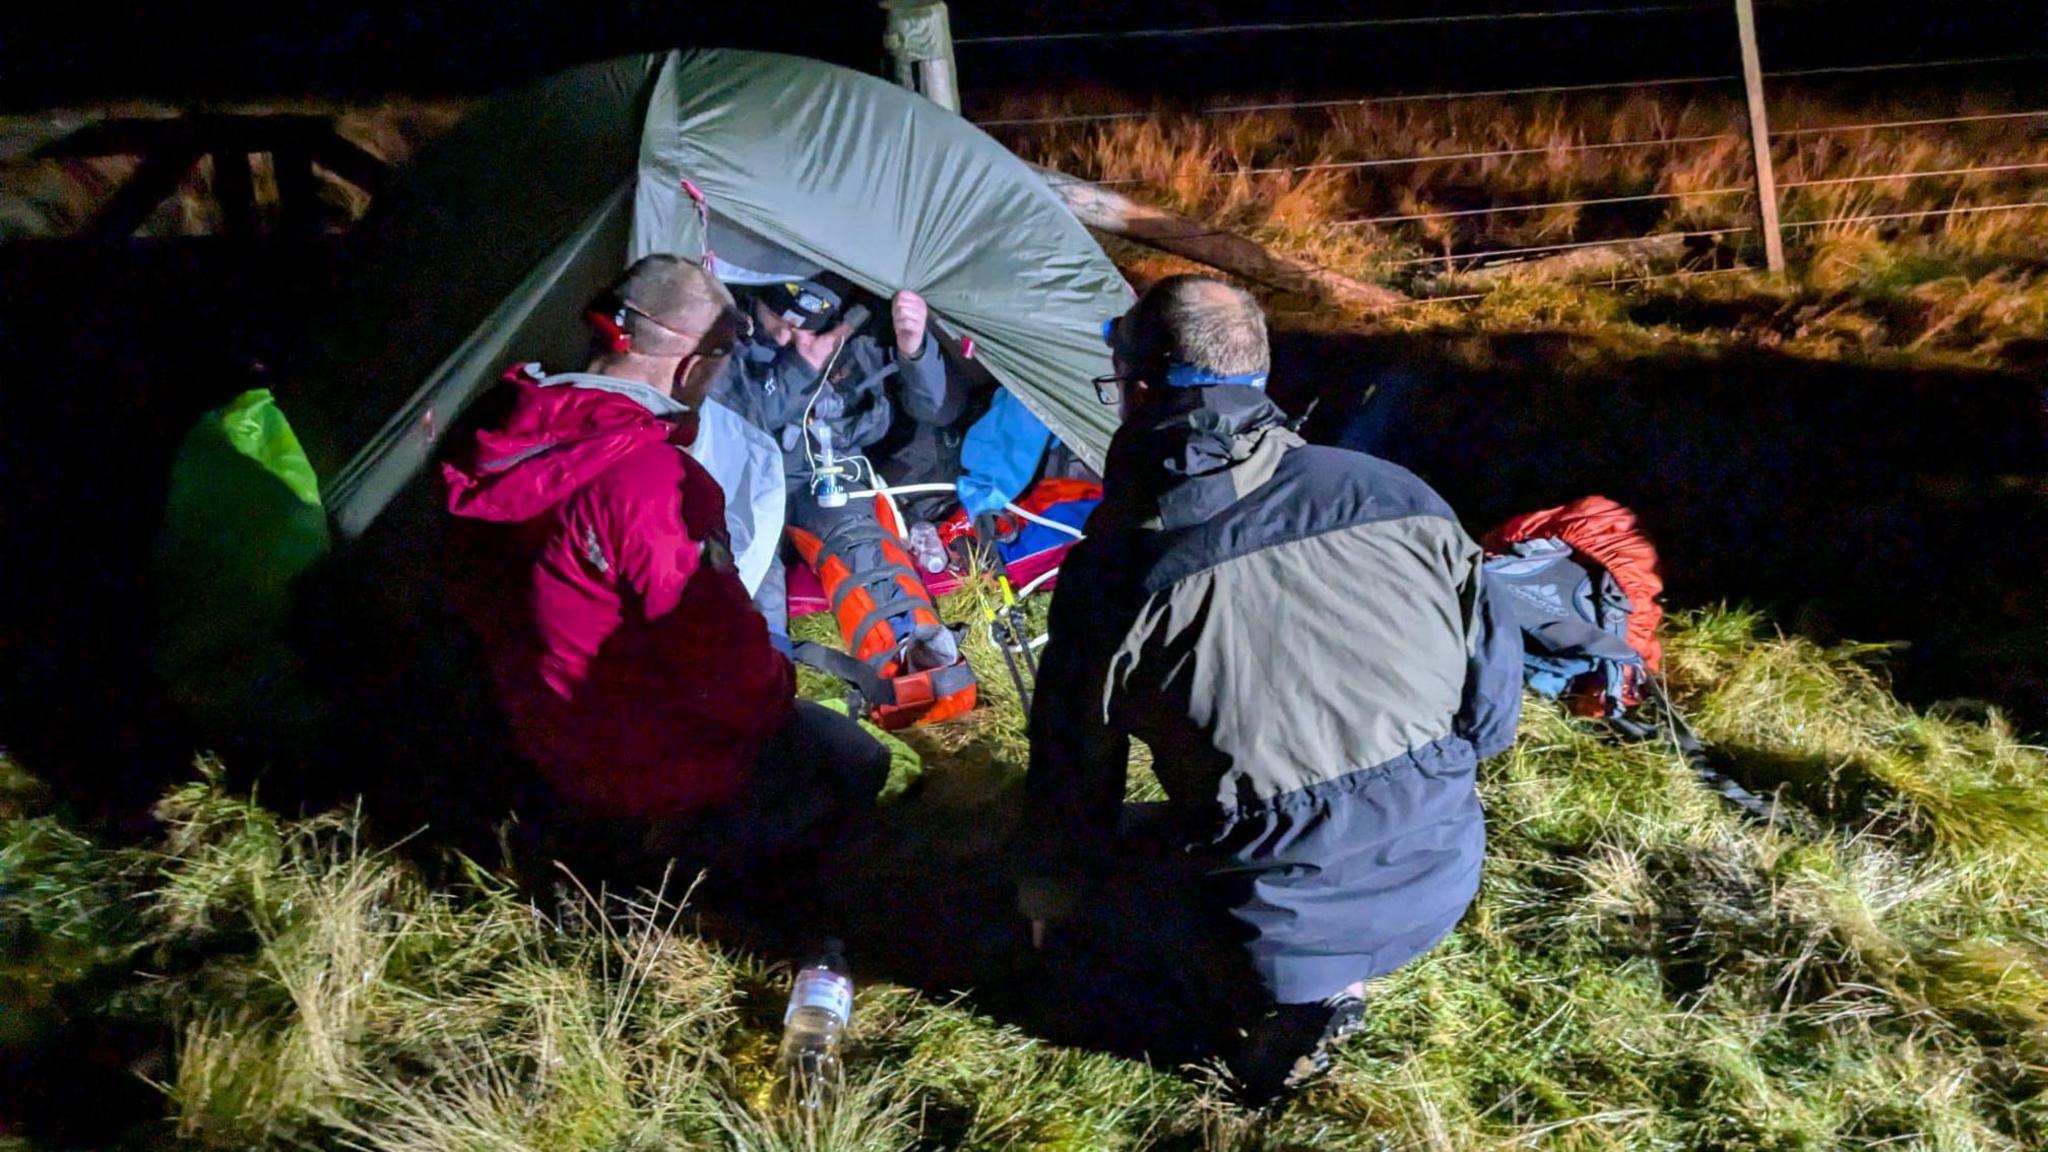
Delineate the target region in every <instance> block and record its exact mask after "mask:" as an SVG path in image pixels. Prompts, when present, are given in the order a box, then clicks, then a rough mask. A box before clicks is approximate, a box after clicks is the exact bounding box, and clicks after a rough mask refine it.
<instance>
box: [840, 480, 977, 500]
mask: <svg viewBox="0 0 2048 1152" xmlns="http://www.w3.org/2000/svg"><path fill="white" fill-rule="evenodd" d="M952 490H953V485H951V484H898V485H897V486H895V487H893V488H866V489H862V490H861V491H859V492H848V493H847V494H846V495H847V498H848V499H850V500H872V499H874V498H875V497H877V496H912V495H915V494H917V493H919V492H951V491H952Z"/></svg>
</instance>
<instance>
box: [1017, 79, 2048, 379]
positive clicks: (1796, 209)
mask: <svg viewBox="0 0 2048 1152" xmlns="http://www.w3.org/2000/svg"><path fill="white" fill-rule="evenodd" d="M1773 103H1774V109H1773V115H1774V126H1777V127H1782V128H1795V127H1818V126H1827V125H1853V124H1870V123H1884V122H1890V121H1899V120H1914V119H1927V118H1933V117H1937V116H1940V115H1943V114H1945V113H1953V114H1957V115H1969V114H1975V113H1982V112H1998V111H2003V110H2004V109H2003V108H1995V107H1991V106H1989V105H1983V104H1980V103H1979V102H1977V101H1975V100H1972V99H1964V100H1961V101H1957V100H1954V99H1949V98H1939V99H1937V98H1932V97H1928V96H1926V95H1925V94H1911V95H1901V96H1900V97H1899V98H1897V99H1893V100H1884V101H1874V102H1868V103H1863V104H1858V105H1847V104H1842V103H1838V102H1835V101H1831V100H1829V99H1826V98H1823V97H1819V96H1814V95H1807V94H1801V93H1798V92H1792V91H1780V92H1777V93H1774V97H1773ZM1126 105H1127V107H1126V108H1125V109H1124V110H1142V109H1137V108H1136V106H1131V105H1128V102H1126ZM1951 105H1952V107H1951ZM1073 107H1074V105H1073V102H1072V99H1071V98H1070V97H1065V96H1056V97H1044V98H1033V97H1023V98H1017V99H1013V100H1011V101H1009V102H1007V103H1006V104H1004V105H1003V106H1001V107H1000V108H997V109H995V110H994V111H995V115H996V116H998V117H1012V116H1027V117H1028V116H1050V115H1059V114H1062V113H1064V112H1067V111H1070V110H1072V109H1073ZM1089 107H1090V108H1091V109H1093V108H1094V107H1095V105H1094V104H1093V103H1091V104H1090V105H1089ZM1152 112H1153V114H1152V115H1150V116H1147V117H1143V118H1138V119H1129V120H1116V121H1104V122H1084V123H1066V124H1038V125H1030V126H1016V127H1009V128H999V129H997V134H998V136H999V138H1001V139H1002V140H1003V141H1004V142H1005V143H1007V144H1009V145H1010V146H1011V147H1012V148H1014V149H1015V150H1016V151H1017V152H1018V153H1019V154H1021V155H1023V156H1025V157H1026V158H1028V159H1031V160H1034V161H1037V162H1040V163H1044V164H1049V165H1052V166H1054V167H1057V168H1061V169H1063V170H1065V171H1068V172H1070V173H1072V174H1074V175H1077V176H1081V177H1084V178H1091V179H1100V180H1106V181H1112V182H1115V183H1116V184H1117V186H1118V187H1119V188H1120V189H1121V190H1123V191H1125V192H1127V193H1129V194H1131V195H1134V196H1136V197H1138V198H1140V199H1146V200H1151V201H1155V202H1158V203H1160V204H1162V205H1164V206H1167V207H1170V208H1173V209H1175V210H1178V211H1181V212H1185V213H1187V214H1189V215H1192V216H1194V217H1195V218H1197V219H1201V220H1206V221H1213V222H1215V223H1216V224H1217V225H1218V226H1220V227H1225V228H1230V229H1233V230H1236V231H1241V232H1244V233H1246V234H1249V235H1252V236H1254V237H1256V238H1258V239H1260V240H1261V241H1263V242H1265V243H1268V244H1270V245H1272V246H1273V247H1275V248H1276V249H1278V250H1280V251H1283V252H1287V253H1289V254H1292V255H1296V256H1299V257H1302V258H1304V259H1307V260H1310V261H1313V262H1315V263H1318V264H1322V265H1324V266H1327V267H1330V268H1333V269H1336V270H1338V271H1342V272H1346V273H1349V274H1352V275H1356V276H1362V277H1366V278H1370V279H1384V280H1389V281H1391V282H1393V283H1394V284H1396V285H1397V286H1400V287H1403V288H1406V289H1408V290H1410V291H1412V292H1415V293H1417V294H1419V295H1423V296H1431V295H1468V294H1481V295H1483V297H1484V298H1483V299H1480V300H1477V301H1460V302H1458V303H1455V304H1449V303H1446V304H1430V303H1419V304H1417V305H1415V306H1412V307H1410V308H1408V309H1406V310H1404V311H1402V312H1399V313H1397V314H1395V315H1394V316H1392V317H1389V318H1386V319H1385V320H1384V321H1383V322H1384V323H1387V324H1389V325H1391V326H1394V327H1399V328H1418V329H1439V328H1446V327H1450V328H1472V329H1479V330H1516V329H1526V328H1531V327H1544V328H1568V329H1575V330H1582V331H1610V330H1614V329H1617V328H1625V327H1631V326H1634V325H1638V324H1647V325H1649V326H1650V327H1652V328H1653V330H1655V331H1653V334H1654V335H1656V336H1658V337H1661V338H1670V337H1691V338H1696V339H1703V340H1708V341H1715V340H1730V339H1733V340H1737V341H1743V342H1751V343H1760V344H1764V345H1767V346H1774V347H1786V348H1789V349H1792V350H1796V351H1800V352H1803V353H1806V354H1812V355H1820V356H1828V357H1847V356H1865V355H1872V354H1884V353H1896V352H1907V351H1910V352H1913V353H1916V354H1921V355H1929V354H1938V355H1941V356H1945V357H1950V358H1953V359H1956V360H1958V361H1961V362H1966V363H1977V364H1996V363H2001V362H2005V361H2007V360H2008V359H2009V358H2014V357H2017V358H2018V359H2019V362H2021V363H2023V364H2027V365H2031V364H2032V363H2033V362H2034V358H2036V357H2037V356H2038V352H2037V351H2036V350H2035V345H2036V344H2038V342H2039V340H2040V339H2041V336H2042V332H2043V330H2044V319H2048V311H2044V310H2048V280H2044V279H2043V276H2044V272H2043V258H2044V255H2048V252H2044V249H2043V247H2042V244H2041V240H2040V237H2041V234H2042V233H2041V225H2042V222H2043V220H2044V219H2048V210H2044V209H2028V210H2021V211H2010V212H2006V211H2000V212H1983V213H1964V214H1955V215H1950V214H1948V210H1950V209H1957V208H1970V207H1976V206H1988V205H1998V204H2012V203H2025V202H2029V201H2035V200H2048V167H2042V168H2033V169H2026V168H2014V167H2012V166H2015V165H2028V164H2043V163H2044V162H2048V135H2044V134H2042V133H2041V132H2040V131H2038V122H2036V121H2028V120H2018V121H2010V120H2009V121H1981V122H1976V123H1968V124H1951V125H1940V126H1927V127H1918V128H1903V129H1891V130H1884V131H1847V132H1820V133H1812V134H1807V135H1800V136H1795V137H1789V138H1786V139H1782V140H1780V141H1779V142H1778V144H1777V146H1776V155H1775V164H1776V169H1777V175H1778V179H1779V182H1780V185H1781V193H1782V197H1783V200H1782V203H1781V211H1782V215H1783V218H1784V222H1785V224H1786V225H1787V226H1788V228H1789V230H1788V232H1787V233H1786V237H1787V245H1788V252H1789V255H1790V259H1791V263H1792V272H1793V275H1792V277H1791V279H1790V280H1789V281H1788V282H1785V283H1776V284H1774V283H1770V282H1768V281H1765V280H1763V279H1762V278H1760V277H1753V276H1748V275H1741V274H1737V275H1715V276H1710V277H1703V278H1681V277H1677V276H1667V277H1666V278H1664V279H1653V280H1651V281H1649V282H1646V283H1624V284H1616V285H1613V286H1612V289H1611V290H1603V289H1602V288H1601V281H1600V280H1598V279H1594V280H1589V281H1585V282H1583V283H1580V284H1559V283H1550V282H1545V281H1534V282H1530V281H1529V280H1528V279H1527V278H1523V279H1520V280H1518V279H1516V278H1510V280H1509V282H1508V283H1507V284H1506V285H1504V286H1500V287H1492V286H1488V287H1477V286H1472V285H1468V284H1466V283H1464V282H1463V281H1461V280H1460V278H1459V277H1458V276H1457V275H1455V273H1456V272H1457V270H1458V269H1459V268H1460V267H1462V266H1464V264H1465V263H1466V262H1465V261H1458V262H1441V263H1414V261H1418V260H1421V259H1423V258H1425V257H1435V256H1450V255H1457V256H1464V257H1473V258H1479V257H1483V256H1484V255H1485V254H1486V253H1488V252H1493V251H1501V250H1505V249H1517V248H1528V247H1535V246H1541V245H1551V244H1565V243H1573V242H1583V241H1600V240H1610V239H1626V238H1631V237H1636V236H1642V235H1648V234H1656V233H1665V232H1688V233H1706V234H1708V235H1707V236H1705V237H1703V238H1700V239H1698V240H1696V241H1695V242H1694V243H1693V244H1692V245H1691V246H1690V248H1689V250H1688V253H1687V256H1686V257H1685V259H1683V260H1682V261H1680V262H1679V263H1677V264H1675V265H1670V264H1666V265H1661V266H1648V265H1646V266H1644V267H1642V268H1640V269H1637V270H1636V271H1633V272H1629V273H1626V274H1623V275H1622V277H1621V278H1622V279H1623V280H1628V279H1633V278H1634V277H1636V276H1638V275H1644V274H1649V275H1657V274H1665V273H1675V272H1704V271H1718V270H1724V269H1727V268H1730V267H1732V266H1734V265H1736V264H1738V263H1743V264H1750V265H1761V263H1762V256H1761V246H1760V241H1759V240H1758V239H1757V237H1756V235H1755V233H1754V231H1753V228H1754V226H1755V225H1756V223H1757V221H1756V219H1755V216H1756V206H1755V197H1754V195H1753V194H1752V193H1751V192H1749V191H1747V189H1749V188H1751V187H1753V176H1752V173H1751V163H1750V159H1749V152H1748V148H1749V145H1748V142H1747V135H1746V128H1745V127H1744V120H1743V113H1742V109H1741V107H1740V104H1739V102H1736V101H1733V100H1728V99H1717V98H1694V99H1689V100H1681V99H1677V98H1675V97H1673V96H1671V95H1670V94H1654V93H1632V94H1626V95H1619V96H1596V95H1584V94H1577V95H1571V96H1560V97H1544V98H1534V99H1517V100H1465V101H1454V102H1448V103H1431V102H1414V103H1404V104H1395V105H1367V106H1362V107H1360V106H1351V107H1338V108H1327V109H1300V110H1291V111H1286V110H1281V111H1260V112H1250V113H1241V114H1232V115H1221V116H1198V115H1192V114H1187V113H1184V112H1180V111H1176V110H1174V109H1171V108H1164V107H1161V108H1154V109H1152ZM1693 137H1711V138H1712V139H1708V140H1702V141H1696V142H1690V143H1685V144H1672V145H1668V146H1655V147H1643V148H1633V147H1631V148H1592V149H1587V148H1584V147H1583V146H1584V145H1589V144H1606V143H1614V142H1622V141H1637V140H1670V139H1681V138H1693ZM1503 151H1513V152H1516V153H1517V154H1515V155H1507V156H1486V157H1474V156H1471V155H1470V154H1472V153H1488V152H1503ZM1405 157H1442V159H1435V160H1426V161H1425V162H1423V163H1418V164H1401V165H1374V164H1371V163H1370V162H1373V161H1379V160H1385V159H1394V158H1405ZM1361 163H1363V164H1365V165H1366V166H1362V167H1361V166H1357V165H1360V164H1361ZM1309 165H1328V166H1331V167H1324V168H1319V169H1313V170H1310V171H1299V172H1288V171H1274V170H1275V169H1286V168H1293V167H1299V166H1309ZM1343 165H1353V167H1348V168H1347V167H1343ZM1964 168H2005V169H2007V170H2005V171H1994V172H1981V173H1976V174H1967V175H1951V176H1938V177H1929V178H1925V179H1914V180H1904V179H1880V180H1864V179H1862V178H1865V177H1872V176H1879V175H1883V174H1887V173H1902V172H1949V171H1953V170H1956V169H1964ZM1822 181H1837V182H1836V183H1816V182H1822ZM1849 181H1856V182H1849ZM1724 189H1734V190H1735V191H1733V192H1723V191H1722V190H1724ZM1644 196H1656V197H1661V198H1660V199H1654V200H1637V201H1630V202H1624V203H1612V204H1592V205H1579V206H1571V207H1555V208H1544V209H1540V210H1537V211H1520V210H1517V208H1518V206H1521V205H1531V204H1550V203H1556V202H1560V201H1584V200H1603V199H1611V198H1620V197H1644ZM1438 212H1459V213H1466V214H1465V215H1460V216H1455V217H1449V218H1443V217H1438V218H1433V219H1423V220H1401V221H1392V222H1386V223H1376V224H1357V223H1347V222H1355V221H1362V220H1367V219H1369V218H1376V217H1388V216H1413V215H1424V214H1429V213H1438ZM1905 213H1926V215H1924V216H1919V217H1915V218H1909V219H1900V220H1883V221H1872V220H1855V221H1851V222H1847V223H1835V224H1827V225H1825V226H1812V227H1810V226H1809V225H1814V224H1817V223H1818V222H1820V221H1829V220H1837V219H1840V218H1843V217H1876V216H1891V215H1898V214H1905ZM1118 255H1119V259H1122V258H1123V254H1121V253H1119V254H1118ZM1134 263H1135V264H1136V271H1137V273H1138V274H1139V275H1141V276H1151V275H1158V274H1163V273H1164V272H1165V271H1171V270H1176V269H1173V268H1171V267H1168V266H1167V265H1169V264H1170V263H1171V262H1160V261H1158V260H1157V258H1156V257H1149V256H1141V255H1138V256H1135V257H1134ZM1153 263H1158V264H1160V267H1159V268H1158V269H1156V270H1154V269H1151V268H1149V267H1148V265H1150V264H1153ZM1644 301H1651V302H1657V301H1667V302H1672V303H1673V304H1675V305H1678V307H1671V306H1665V307H1658V308H1653V309H1650V310H1649V311H1650V313H1651V314H1652V315H1654V316H1655V317H1657V318H1656V319H1649V320H1638V319H1637V318H1636V317H1635V316H1634V312H1635V311H1637V310H1638V308H1639V306H1640V304H1641V303H1642V302H1644ZM1273 303H1274V304H1276V305H1277V306H1278V307H1279V308H1280V309H1281V310H1282V311H1295V310H1301V309H1302V308H1303V307H1304V305H1303V304H1301V302H1295V301H1279V300H1275V301H1274V302H1273ZM1731 305H1735V306H1737V307H1733V308H1731V307H1730V306H1731ZM1306 307H1308V308H1309V309H1310V310H1313V308H1315V307H1316V305H1307V306H1306ZM1688 317H1691V318H1688Z"/></svg>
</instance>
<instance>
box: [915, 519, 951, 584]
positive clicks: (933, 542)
mask: <svg viewBox="0 0 2048 1152" xmlns="http://www.w3.org/2000/svg"><path fill="white" fill-rule="evenodd" d="M910 554H911V555H912V556H914V557H916V559H917V566H918V567H919V568H922V569H924V570H925V571H927V572H944V571H945V570H946V545H945V544H944V543H943V542H941V541H940V540H939V530H938V529H937V528H934V527H932V526H931V525H930V524H928V523H926V522H925V521H923V520H919V521H918V522H917V523H915V524H912V525H911V526H910Z"/></svg>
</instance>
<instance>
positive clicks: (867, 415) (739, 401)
mask: <svg viewBox="0 0 2048 1152" xmlns="http://www.w3.org/2000/svg"><path fill="white" fill-rule="evenodd" d="M937 345H938V341H937V340H935V339H933V338H932V337H931V336H929V335H927V336H926V337H925V342H924V347H923V348H920V349H918V354H917V356H916V357H915V358H910V359H906V358H904V357H902V356H900V355H899V354H898V353H897V351H896V349H895V347H894V346H893V345H889V346H884V345H883V344H882V343H880V342H879V341H877V340H876V339H875V338H874V337H872V336H865V335H855V336H852V337H850V338H849V339H848V341H847V344H846V347H845V350H844V351H842V352H841V353H840V355H839V359H838V362H837V363H835V364H834V365H833V366H832V378H831V380H829V381H827V382H825V384H824V385H823V387H824V389H825V391H824V392H823V393H822V394H820V395H819V397H818V403H817V406H816V408H814V409H813V411H812V415H813V417H814V418H815V419H817V420H818V421H819V422H821V423H823V424H825V425H827V426H828V427H829V428H831V430H832V442H833V444H834V445H835V448H836V450H837V451H839V452H841V453H846V452H852V451H857V450H859V449H861V448H865V447H867V446H868V445H870V444H873V443H875V442H876V441H877V440H880V439H881V438H882V437H883V436H884V435H885V434H887V433H888V431H889V425H890V423H891V422H892V421H893V420H894V419H895V406H894V404H893V403H892V402H891V400H890V395H889V388H888V383H889V380H890V379H891V378H892V377H893V378H896V379H897V380H898V387H897V389H896V392H897V395H898V396H899V397H900V398H901V400H902V403H903V410H904V412H905V414H907V415H909V416H910V417H911V418H912V419H916V420H921V421H925V422H927V423H945V422H946V421H947V420H949V419H952V418H953V417H957V416H958V415H959V412H958V406H959V401H958V399H957V398H956V397H954V396H952V395H951V394H950V393H949V390H948V388H947V382H946V358H945V357H944V356H943V355H942V354H941V353H940V352H939V349H938V347H937ZM817 380H818V371H817V369H815V368H812V367H811V366H810V365H809V364H806V363H805V362H804V361H803V359H802V358H801V357H799V356H797V355H796V354H795V353H794V352H793V351H790V350H788V349H783V348H777V347H776V346H775V345H773V344H768V343H749V344H747V345H745V346H743V347H742V348H741V349H740V352H739V353H738V354H737V355H735V356H734V357H733V358H732V362H731V364H730V365H729V366H728V367H727V368H726V371H725V375H723V376H721V377H719V380H718V383H717V384H716V385H715V386H713V388H712V392H711V396H712V399H714V400H717V401H718V402H719V403H721V404H724V405H725V406H726V407H728V408H731V409H732V410H733V411H735V412H738V413H739V414H740V415H741V416H742V417H744V418H745V419H746V421H747V422H748V423H749V424H752V425H753V426H754V427H756V428H759V429H761V430H762V431H764V432H766V433H768V434H769V435H770V436H772V437H775V438H776V440H777V442H778V443H780V444H781V446H782V453H783V461H782V462H783V471H784V474H785V476H786V477H787V478H788V483H789V485H790V487H791V488H792V489H795V488H801V487H804V486H806V485H808V484H809V482H810V478H811V464H810V456H809V453H808V452H807V450H806V445H805V443H804V436H803V429H802V426H801V421H802V420H803V415H804V409H805V406H806V405H808V404H810V400H811V392H812V389H813V386H814V385H815V384H816V383H817ZM948 409H951V410H952V412H951V415H948V411H947V410H948ZM813 447H815V446H813Z"/></svg>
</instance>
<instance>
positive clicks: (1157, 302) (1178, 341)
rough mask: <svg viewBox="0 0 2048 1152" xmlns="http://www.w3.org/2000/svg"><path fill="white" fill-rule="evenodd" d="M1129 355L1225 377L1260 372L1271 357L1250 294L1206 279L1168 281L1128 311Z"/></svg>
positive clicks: (1269, 364)
mask: <svg viewBox="0 0 2048 1152" xmlns="http://www.w3.org/2000/svg"><path fill="white" fill-rule="evenodd" d="M1130 323H1131V329H1132V330H1131V345H1132V350H1133V351H1134V352H1136V353H1137V354H1138V355H1139V356H1141V357H1143V358H1145V359H1148V360H1149V359H1159V358H1163V359H1165V360H1167V361H1169V362H1172V363H1178V364H1191V365H1194V366H1195V367H1197V368H1201V369H1204V370H1206V371H1210V372H1215V373H1219V374H1221V375H1225V376H1237V375H1247V374H1253V373H1259V372H1265V371H1267V370H1269V369H1270V368H1271V367H1272V364H1273V353H1272V349H1271V347H1270V346H1269V345H1268V344H1267V342H1266V313H1265V310H1264V309H1262V308H1260V307H1259V302H1258V301H1257V300H1256V299H1253V297H1252V294H1251V293H1249V292H1246V291H1245V290H1244V289H1242V288H1238V287H1235V286H1233V285H1230V284H1225V283H1224V282H1223V281H1221V280H1217V279H1214V278H1213V277H1209V276H1193V275H1181V276H1169V277H1167V278H1166V279H1164V280H1161V281H1160V282H1158V283H1157V284H1154V285H1152V287H1151V288H1149V289H1147V290H1146V292H1145V294H1144V295H1143V296H1142V297H1140V298H1139V299H1138V305H1137V307H1136V308H1134V309H1132V311H1131V321H1130Z"/></svg>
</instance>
